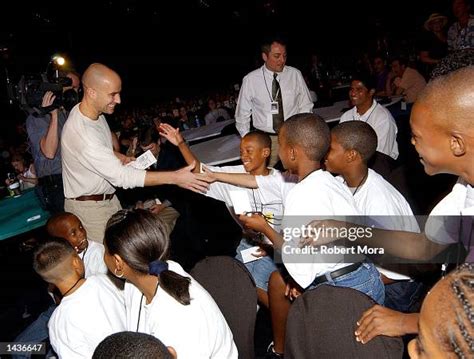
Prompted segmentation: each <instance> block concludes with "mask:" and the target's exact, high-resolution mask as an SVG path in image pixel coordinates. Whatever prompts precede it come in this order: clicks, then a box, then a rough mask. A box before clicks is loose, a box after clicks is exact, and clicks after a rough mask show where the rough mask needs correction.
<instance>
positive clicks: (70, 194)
mask: <svg viewBox="0 0 474 359" xmlns="http://www.w3.org/2000/svg"><path fill="white" fill-rule="evenodd" d="M83 85H84V98H83V100H82V102H81V103H79V104H78V105H76V106H75V107H74V108H73V109H72V110H71V113H70V114H69V117H68V121H67V122H66V124H65V125H64V129H63V133H62V141H61V150H62V163H63V180H64V194H65V197H66V201H65V207H66V210H67V211H68V212H71V213H74V214H75V215H77V217H78V218H80V219H81V222H82V224H83V225H84V227H85V228H86V229H87V233H88V236H89V238H90V239H91V240H95V241H97V242H100V243H101V242H102V240H103V234H104V230H105V226H106V224H107V220H108V219H109V218H110V216H111V215H112V214H114V213H115V212H117V211H118V210H119V209H121V205H120V202H119V200H118V199H117V197H116V196H115V188H114V186H116V187H123V188H133V187H143V186H156V185H160V184H177V185H178V186H180V187H183V188H186V189H191V190H194V191H203V190H206V189H207V183H206V182H204V181H203V180H202V179H201V178H200V177H199V175H197V174H193V173H191V170H192V168H193V166H188V167H186V168H183V169H181V170H178V171H174V172H158V171H157V172H153V171H145V170H138V169H135V168H133V167H131V166H126V164H127V163H129V162H131V161H132V160H133V159H132V158H130V157H126V156H124V155H123V154H121V153H118V152H114V151H113V145H112V135H111V132H110V128H109V126H108V124H107V121H106V120H105V117H104V114H112V113H113V112H114V110H115V106H116V105H117V104H120V102H121V99H120V92H121V90H122V81H121V79H120V76H119V75H118V74H117V73H116V72H115V71H113V70H111V69H110V68H108V67H106V66H105V65H102V64H97V63H96V64H92V65H90V66H89V67H88V69H87V70H86V72H85V73H84V77H83ZM201 177H202V176H201Z"/></svg>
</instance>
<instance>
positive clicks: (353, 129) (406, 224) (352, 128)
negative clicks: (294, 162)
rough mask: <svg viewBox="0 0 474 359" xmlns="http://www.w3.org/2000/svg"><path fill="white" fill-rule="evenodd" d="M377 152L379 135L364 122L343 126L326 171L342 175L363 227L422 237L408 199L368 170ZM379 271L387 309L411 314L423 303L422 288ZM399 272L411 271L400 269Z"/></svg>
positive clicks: (338, 129) (333, 143)
mask: <svg viewBox="0 0 474 359" xmlns="http://www.w3.org/2000/svg"><path fill="white" fill-rule="evenodd" d="M376 148H377V135H376V133H375V131H374V130H373V128H372V127H371V126H370V125H368V124H367V123H365V122H362V121H349V122H344V123H340V124H338V125H337V126H336V127H334V128H333V129H332V131H331V146H330V149H329V152H328V155H327V156H326V160H325V162H324V163H325V166H326V170H328V171H330V172H331V173H333V174H338V175H340V177H337V178H338V179H339V180H341V181H343V182H344V184H346V185H347V187H348V188H349V189H350V191H351V192H352V195H353V196H354V200H355V202H356V205H357V208H358V209H359V211H360V212H361V214H362V215H364V217H363V218H364V219H363V221H362V222H363V224H365V225H366V226H373V227H375V228H383V229H391V230H401V231H407V232H416V233H419V232H420V228H419V226H418V222H417V221H416V219H415V217H414V216H413V212H412V210H411V208H410V205H409V204H408V202H407V201H406V200H405V198H404V197H403V196H402V195H401V194H400V192H398V191H397V190H396V189H395V187H393V186H392V185H391V184H390V183H389V182H387V181H386V180H385V179H384V178H383V177H382V176H381V175H380V174H378V173H377V172H375V171H373V170H372V169H369V168H368V165H367V163H368V161H369V160H370V159H371V157H372V156H373V155H374V153H375V151H376ZM377 269H378V270H379V271H380V272H381V273H382V274H383V275H384V276H385V277H384V282H385V284H386V286H385V305H386V306H388V307H390V308H392V309H396V310H402V311H410V308H411V307H412V305H413V304H415V302H416V300H419V299H421V298H417V296H416V295H415V294H416V293H417V292H423V291H420V290H419V289H421V286H422V285H421V284H420V283H417V282H413V281H410V279H411V278H410V277H409V276H406V275H404V274H401V273H399V272H397V271H395V272H394V271H392V270H390V269H389V267H388V268H386V269H384V268H381V267H380V266H378V267H377ZM397 269H401V270H402V271H404V269H408V268H406V266H405V267H401V266H397ZM404 272H406V271H404ZM397 281H398V282H397ZM420 294H421V293H420Z"/></svg>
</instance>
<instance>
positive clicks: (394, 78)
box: [387, 58, 426, 108]
mask: <svg viewBox="0 0 474 359" xmlns="http://www.w3.org/2000/svg"><path fill="white" fill-rule="evenodd" d="M389 81H390V83H391V86H389V87H387V89H388V91H390V93H388V95H389V96H391V95H403V98H404V101H405V102H406V103H407V104H409V105H411V104H413V102H415V101H416V98H417V97H418V94H419V93H420V92H421V91H422V90H423V89H424V88H425V86H426V81H425V79H424V77H423V76H422V75H421V74H420V73H419V72H418V71H417V70H415V69H414V68H411V67H409V66H408V62H407V61H406V60H405V59H402V58H396V59H393V60H392V72H391V73H390V75H389ZM410 108H411V106H410Z"/></svg>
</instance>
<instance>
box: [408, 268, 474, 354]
mask: <svg viewBox="0 0 474 359" xmlns="http://www.w3.org/2000/svg"><path fill="white" fill-rule="evenodd" d="M473 305H474V266H473V265H472V264H470V263H465V264H463V265H462V266H460V267H459V268H458V269H456V270H454V271H453V272H451V273H450V274H449V275H447V276H446V277H445V278H443V279H441V280H440V281H439V282H438V283H437V284H436V285H435V286H434V287H433V289H432V290H431V291H430V293H429V294H428V295H427V296H426V299H425V301H424V302H423V306H422V308H421V313H420V320H419V323H418V328H419V336H418V337H417V338H416V339H413V340H412V341H411V342H410V344H409V346H408V351H409V353H410V358H416V359H418V358H472V356H473V353H474V309H473Z"/></svg>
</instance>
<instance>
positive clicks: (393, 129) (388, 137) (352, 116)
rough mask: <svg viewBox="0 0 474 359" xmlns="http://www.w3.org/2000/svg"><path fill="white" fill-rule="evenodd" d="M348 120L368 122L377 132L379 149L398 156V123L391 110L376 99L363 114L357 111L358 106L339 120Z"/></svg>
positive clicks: (391, 155) (394, 156) (392, 155)
mask: <svg viewBox="0 0 474 359" xmlns="http://www.w3.org/2000/svg"><path fill="white" fill-rule="evenodd" d="M346 121H363V122H366V123H368V124H369V125H370V126H372V128H373V129H374V131H375V133H376V134H377V151H378V152H381V153H384V154H386V155H387V156H390V157H392V158H393V159H394V160H396V159H397V158H398V144H397V132H398V129H397V124H396V123H395V120H394V119H393V117H392V115H391V113H390V111H388V110H387V109H386V108H385V107H383V106H382V105H380V104H378V103H377V102H376V101H375V100H374V101H373V103H372V106H371V107H370V108H369V109H368V110H367V111H366V112H365V113H364V114H363V115H362V116H361V115H359V113H358V112H357V107H355V106H354V107H353V108H352V109H350V110H349V111H346V112H344V114H343V115H342V116H341V119H340V120H339V122H340V123H342V122H346Z"/></svg>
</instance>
